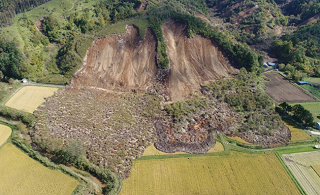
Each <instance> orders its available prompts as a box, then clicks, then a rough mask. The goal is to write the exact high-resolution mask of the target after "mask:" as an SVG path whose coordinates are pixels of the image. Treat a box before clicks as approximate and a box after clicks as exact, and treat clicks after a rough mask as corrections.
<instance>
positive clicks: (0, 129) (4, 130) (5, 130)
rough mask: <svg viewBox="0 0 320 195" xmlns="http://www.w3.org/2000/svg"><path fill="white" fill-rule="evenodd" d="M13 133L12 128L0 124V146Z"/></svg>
mask: <svg viewBox="0 0 320 195" xmlns="http://www.w3.org/2000/svg"><path fill="white" fill-rule="evenodd" d="M10 135H11V128H10V127H8V126H5V125H1V124H0V146H1V145H2V144H3V143H4V142H6V141H7V139H8V138H9V137H10Z"/></svg>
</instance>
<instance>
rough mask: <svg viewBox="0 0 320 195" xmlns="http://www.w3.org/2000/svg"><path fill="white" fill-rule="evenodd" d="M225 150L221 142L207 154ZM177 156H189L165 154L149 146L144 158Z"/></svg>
mask: <svg viewBox="0 0 320 195" xmlns="http://www.w3.org/2000/svg"><path fill="white" fill-rule="evenodd" d="M223 151H224V148H223V145H222V144H221V143H220V142H216V144H215V145H214V147H213V148H211V149H210V150H209V151H208V152H207V153H215V152H223ZM176 154H188V153H185V152H175V153H165V152H161V151H159V150H157V149H156V148H155V147H154V145H153V144H152V145H150V146H148V147H147V148H146V149H145V150H144V152H143V155H142V156H161V155H176Z"/></svg>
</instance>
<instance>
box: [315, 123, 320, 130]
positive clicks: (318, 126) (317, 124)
mask: <svg viewBox="0 0 320 195" xmlns="http://www.w3.org/2000/svg"><path fill="white" fill-rule="evenodd" d="M316 126H317V129H319V130H320V122H317V123H316Z"/></svg>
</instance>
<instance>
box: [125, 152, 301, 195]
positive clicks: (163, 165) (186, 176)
mask: <svg viewBox="0 0 320 195" xmlns="http://www.w3.org/2000/svg"><path fill="white" fill-rule="evenodd" d="M138 194H139V195H140V194H155V195H157V194H166V195H173V194H174V195H182V194H190V195H194V194H201V195H205V194H210V195H211V194H290V195H293V194H300V192H299V191H298V189H297V187H296V186H295V184H294V183H293V181H292V180H291V178H290V177H289V175H288V174H287V172H286V171H285V169H284V168H283V166H282V165H281V163H280V162H279V161H278V159H277V158H276V156H275V154H274V153H266V154H247V153H240V152H231V153H230V155H223V156H200V157H189V158H165V159H151V160H135V161H134V162H133V167H132V169H131V173H130V177H129V178H128V179H126V180H124V181H123V186H122V190H121V192H120V195H138Z"/></svg>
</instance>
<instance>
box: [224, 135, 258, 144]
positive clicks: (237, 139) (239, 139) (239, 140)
mask: <svg viewBox="0 0 320 195" xmlns="http://www.w3.org/2000/svg"><path fill="white" fill-rule="evenodd" d="M228 138H229V139H232V140H235V141H237V142H240V143H243V144H249V145H250V144H251V145H252V143H249V142H247V141H245V140H243V139H241V138H240V137H238V136H234V137H228Z"/></svg>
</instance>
